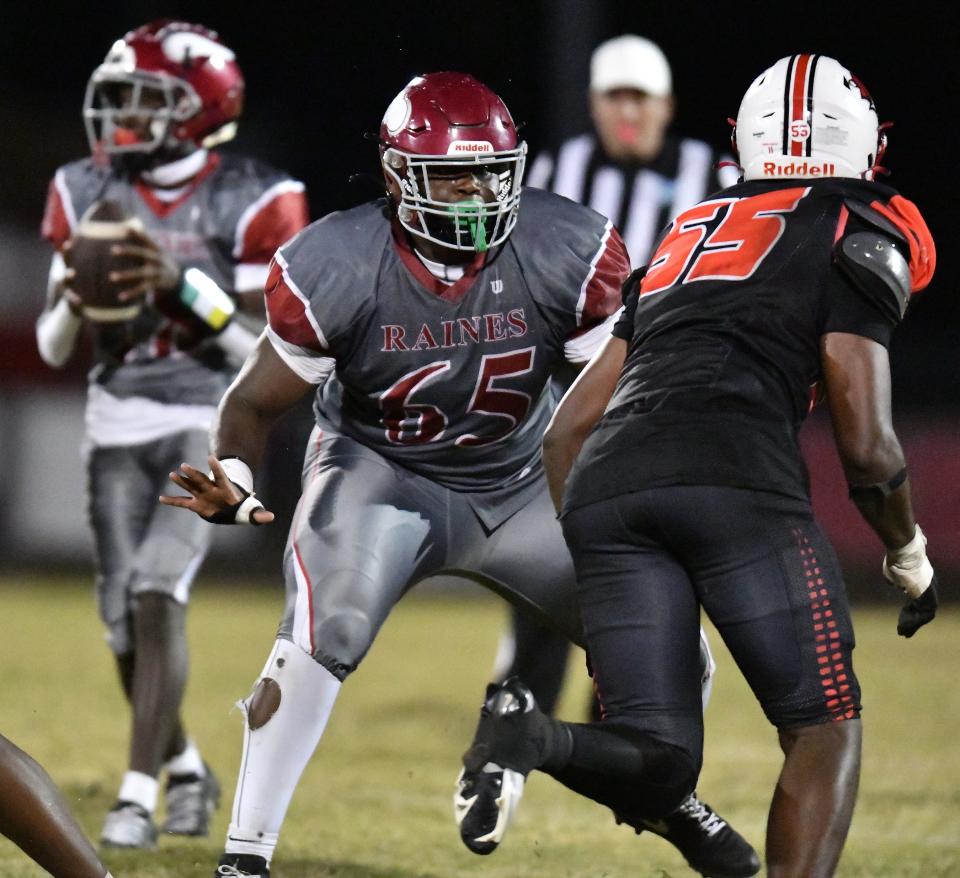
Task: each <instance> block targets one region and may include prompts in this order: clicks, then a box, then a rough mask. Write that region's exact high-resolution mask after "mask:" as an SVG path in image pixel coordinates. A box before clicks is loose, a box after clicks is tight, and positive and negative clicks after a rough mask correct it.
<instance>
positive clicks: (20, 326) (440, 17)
mask: <svg viewBox="0 0 960 878" xmlns="http://www.w3.org/2000/svg"><path fill="white" fill-rule="evenodd" d="M771 9H772V7H770V5H769V4H762V3H752V2H741V3H738V4H735V5H732V6H726V5H719V4H717V5H716V6H715V5H713V4H709V5H708V4H702V3H692V2H680V3H672V4H653V3H635V4H629V5H628V4H619V3H613V2H605V3H601V2H591V3H583V2H577V0H553V2H551V0H541V2H531V0H517V2H510V3H506V2H492V3H487V4H482V5H479V6H477V5H473V6H471V7H470V9H469V11H467V10H464V9H463V8H462V7H460V6H459V5H457V4H443V3H437V2H420V3H407V4H383V3H372V2H357V3H351V4H334V3H328V2H320V3H298V2H294V3H284V4H279V5H278V6H277V7H276V8H275V10H274V14H272V15H270V16H267V17H265V16H264V14H263V13H262V9H261V8H260V7H257V9H256V11H254V10H248V9H246V8H245V7H243V6H241V5H238V4H223V3H203V2H194V3H185V2H168V3H156V2H144V0H129V2H124V3H120V2H103V3H98V4H92V5H88V6H85V7H83V12H82V14H81V13H80V11H79V7H76V6H74V5H72V4H66V3H56V2H54V3H44V4H39V5H38V4H24V3H17V4H9V5H7V6H5V10H4V22H3V27H2V28H0V48H2V51H0V70H2V71H3V84H4V85H3V101H2V103H0V123H2V127H3V131H4V136H3V139H2V143H3V146H2V149H3V153H4V159H3V161H2V164H0V174H2V192H3V197H2V199H0V276H2V277H3V283H2V284H0V413H2V417H0V455H2V460H3V461H4V463H5V466H4V479H3V483H2V484H0V559H2V564H3V566H4V567H5V568H9V569H15V570H17V571H19V572H20V573H23V574H25V575H26V574H28V573H29V571H30V570H32V569H34V568H35V565H36V564H37V563H42V565H43V566H44V567H49V566H51V565H69V566H70V567H71V568H73V569H75V570H76V569H80V568H84V569H86V568H87V567H88V563H89V562H88V559H89V540H88V536H87V530H86V525H85V521H84V515H83V503H84V501H83V480H82V470H81V467H80V465H79V452H78V447H79V441H80V437H81V434H82V406H83V382H84V372H85V369H86V366H87V360H86V359H85V358H84V357H79V358H75V360H74V362H73V363H72V364H71V365H70V366H69V367H68V369H67V370H65V371H63V372H54V371H52V370H49V369H47V368H46V367H44V365H43V364H42V363H41V362H40V360H39V357H38V356H37V353H36V349H35V343H34V337H33V324H34V320H35V318H36V316H37V313H38V312H39V310H40V308H41V305H42V299H43V289H44V286H45V277H46V270H47V265H48V252H47V248H46V246H45V244H44V242H42V241H41V240H40V238H39V234H38V228H39V223H40V217H41V212H42V209H43V203H44V194H45V188H46V185H47V182H48V180H49V178H50V177H51V175H52V173H53V171H54V170H55V168H56V167H57V166H58V165H59V164H61V163H62V162H64V161H67V160H70V159H72V158H75V157H79V156H82V155H84V154H86V151H87V146H86V141H85V137H84V134H83V126H82V123H81V119H80V106H81V102H82V98H83V91H84V87H85V84H86V80H87V77H88V75H89V73H90V71H91V69H92V68H93V66H94V65H95V64H96V63H98V62H99V60H100V59H101V58H102V56H103V55H104V53H105V52H106V49H107V48H108V47H109V45H110V44H111V42H112V41H113V40H114V39H115V38H117V37H118V36H120V35H122V34H123V33H124V32H125V31H126V30H127V29H128V28H130V27H133V26H135V25H137V24H139V23H141V22H143V21H147V20H150V19H152V18H155V17H159V16H167V17H184V18H187V19H191V20H198V21H202V22H203V23H205V24H207V25H209V26H212V27H214V28H215V29H217V30H218V31H219V32H220V33H221V35H222V37H223V38H224V40H225V41H226V42H227V43H228V44H229V45H230V46H231V47H233V48H234V49H235V51H236V53H237V56H238V59H239V61H240V64H241V66H242V68H243V70H244V71H245V74H246V78H247V85H248V99H247V110H246V113H245V116H244V118H243V119H242V120H241V126H240V134H239V137H238V140H237V141H236V144H235V148H236V149H238V150H242V151H248V152H250V153H252V154H254V155H258V156H261V157H262V158H264V159H266V160H268V161H270V162H272V163H274V164H277V165H279V166H280V167H284V168H286V169H287V170H289V171H290V172H292V173H293V174H294V175H296V176H298V177H299V178H300V179H302V180H304V181H305V182H306V184H307V189H308V193H309V196H310V203H311V213H312V216H313V217H314V218H316V217H319V216H321V215H323V214H324V213H327V212H329V211H331V210H336V209H340V208H343V207H347V206H350V205H352V204H355V203H358V202H360V201H362V200H365V199H367V198H369V197H372V196H374V195H376V194H377V192H378V188H379V184H378V181H377V165H376V148H375V144H374V143H372V142H371V141H370V140H366V139H364V134H365V133H368V132H372V131H375V130H376V128H377V125H378V123H379V120H380V117H381V115H382V113H383V110H384V108H385V106H386V104H387V103H388V101H389V100H390V98H391V97H392V96H393V95H394V94H395V93H396V92H397V90H398V89H399V88H400V87H401V86H402V85H403V84H404V83H405V82H406V81H407V80H408V79H409V77H410V76H411V75H413V74H415V73H418V72H423V71H425V70H430V69H444V68H460V69H465V70H468V71H470V72H472V73H474V74H475V75H477V76H479V77H480V78H481V79H483V80H485V81H487V82H489V83H490V84H491V85H492V86H493V87H494V88H495V89H496V90H498V91H499V92H500V93H501V94H502V95H503V97H504V98H505V99H506V101H507V104H508V106H510V108H511V110H512V112H513V114H514V116H515V117H516V119H517V120H518V122H522V123H524V129H523V134H524V136H525V137H526V138H527V140H528V142H529V143H530V146H531V151H532V152H533V153H536V151H537V148H538V147H540V146H544V145H547V144H552V143H555V142H557V141H559V140H560V139H561V138H563V137H565V136H568V135H570V134H572V133H575V132H577V131H579V130H585V129H586V127H587V126H588V125H589V120H588V117H587V112H586V93H585V88H586V85H585V84H586V81H587V68H588V60H589V55H590V51H591V49H592V47H593V46H594V45H595V44H596V43H597V42H599V41H600V40H602V39H604V38H606V37H609V36H611V35H615V34H617V33H621V32H627V31H633V32H637V33H641V34H644V35H646V36H649V37H651V38H652V39H654V40H656V41H657V42H658V43H660V44H661V45H662V46H663V48H664V50H665V51H666V53H667V55H668V57H669V58H670V59H671V62H672V65H673V71H674V79H675V91H676V94H677V96H678V113H677V120H676V127H677V129H678V130H680V131H682V132H683V133H685V134H688V135H691V136H695V137H699V138H702V139H704V140H707V141H710V142H711V143H713V144H715V145H716V146H724V145H725V142H726V139H727V137H728V127H727V124H726V122H725V119H726V117H727V116H729V115H735V114H736V109H737V105H738V102H739V98H740V95H741V94H742V92H743V90H744V88H745V87H746V85H747V84H748V83H749V82H750V80H751V79H752V77H753V76H754V75H756V73H757V72H758V71H759V70H760V69H762V68H763V67H764V66H765V65H767V64H768V63H770V62H771V61H772V60H774V59H775V58H777V57H779V56H781V55H783V54H788V53H790V52H794V51H798V50H804V51H807V50H809V51H817V52H823V53H826V54H833V55H835V56H837V57H839V58H840V59H841V60H842V61H843V62H844V63H846V64H847V65H848V66H850V67H851V68H852V69H854V70H855V71H857V72H858V74H859V75H860V76H861V77H862V78H863V79H864V81H865V82H866V83H868V85H869V87H870V89H871V90H872V92H873V94H874V95H875V96H877V98H878V106H879V110H880V114H881V117H882V118H884V119H893V120H894V121H895V123H896V126H895V128H894V129H893V131H892V132H891V148H890V150H889V152H888V160H887V164H888V165H889V166H890V167H891V168H892V169H893V171H894V173H893V176H892V177H891V178H890V182H891V183H892V184H893V185H895V186H897V187H899V188H900V189H901V190H902V191H903V192H904V193H905V194H906V195H907V196H908V197H910V198H912V199H914V200H915V201H917V203H918V204H919V205H920V206H921V208H922V210H923V211H924V213H925V215H926V217H927V219H928V222H929V224H930V226H931V228H932V230H933V232H934V237H935V238H936V240H937V243H938V249H939V254H940V264H939V268H938V273H937V277H936V279H935V280H934V282H933V285H932V287H931V289H930V290H929V291H928V292H927V293H925V294H924V296H923V299H922V301H918V302H917V303H916V305H915V308H914V309H913V311H912V313H911V315H910V316H909V318H908V320H907V321H906V322H905V324H904V325H903V326H902V327H901V329H900V330H899V331H898V334H897V337H896V343H895V345H894V349H893V363H894V378H895V393H896V398H895V403H896V414H897V422H898V425H899V427H900V429H901V435H902V439H903V441H904V444H905V445H906V446H907V452H908V456H909V460H910V471H911V477H912V479H913V482H914V485H915V490H916V506H917V514H918V517H919V520H920V521H921V522H922V524H923V526H924V528H925V530H926V532H927V533H928V535H929V537H930V540H931V553H932V557H933V559H934V562H935V563H936V564H937V565H938V566H939V567H940V569H941V571H942V573H944V574H946V573H947V571H948V569H949V570H952V571H957V570H960V531H958V521H960V516H958V512H960V491H958V489H957V487H958V482H960V479H958V476H960V455H958V454H957V440H958V438H960V429H958V425H960V353H958V352H960V297H958V296H957V293H956V291H955V288H956V282H957V279H958V270H957V267H956V255H955V254H956V252H957V250H958V247H957V245H958V244H960V230H958V227H957V224H956V221H955V218H954V208H953V193H952V191H951V188H952V185H951V181H952V180H954V179H955V177H956V162H955V158H954V157H953V155H952V153H951V148H952V145H953V142H954V139H955V137H954V135H953V134H952V133H951V129H952V125H953V122H952V119H953V116H954V114H955V112H956V110H957V108H958V107H960V101H958V97H960V95H958V81H960V77H958V74H957V69H956V65H954V64H953V63H950V58H951V57H952V56H953V55H955V52H956V45H957V37H958V34H960V30H958V27H957V22H958V13H957V11H956V10H955V9H949V10H948V9H947V8H946V7H945V6H943V5H940V4H932V3H926V4H924V3H921V4H919V6H917V5H916V4H915V5H914V6H912V7H911V9H912V10H913V11H912V12H911V14H910V22H909V26H904V27H901V26H900V24H898V22H897V21H896V20H895V19H887V18H884V17H882V16H881V17H878V16H875V15H872V14H869V13H868V12H867V10H865V9H864V8H862V7H861V6H860V5H857V4H853V5H849V4H828V3H806V4H804V5H803V7H802V10H801V11H798V12H796V13H794V12H791V13H790V14H788V15H786V18H782V17H781V16H780V14H779V13H778V14H776V15H774V14H773V13H772V12H771ZM81 24H82V26H80V25H81ZM307 417H308V413H307V412H306V411H305V410H304V411H302V412H300V413H298V414H297V415H295V416H293V417H291V418H289V419H288V420H287V422H286V423H285V424H284V426H283V428H282V429H281V430H280V431H278V436H277V437H276V438H275V441H274V450H273V455H272V457H271V466H270V467H269V469H268V472H267V473H266V474H265V482H264V485H263V487H262V491H261V493H264V494H265V496H266V497H267V498H268V499H269V500H270V502H271V503H272V504H273V506H274V507H276V508H278V509H279V511H280V512H281V513H283V515H284V516H285V515H288V514H289V509H290V506H291V504H292V503H293V501H294V500H295V497H296V487H297V482H296V478H297V476H296V474H297V469H298V462H299V457H300V448H299V445H300V442H301V441H302V437H303V435H304V434H303V430H304V421H305V419H306V418H307ZM806 439H807V447H808V450H809V455H810V456H809V460H810V466H811V472H812V476H813V481H814V486H815V497H816V501H817V506H818V508H819V510H820V512H821V514H822V515H823V517H824V519H825V521H826V523H827V526H828V528H829V531H830V534H831V536H832V537H833V539H834V540H835V542H836V544H837V546H838V549H839V551H840V554H841V556H842V558H843V560H844V563H846V564H848V565H851V566H854V567H860V566H861V565H864V564H867V565H869V567H870V570H871V571H872V570H873V568H874V567H875V566H876V564H877V558H878V557H879V548H878V545H877V544H876V542H875V541H874V540H873V539H872V538H871V537H870V536H869V535H868V534H867V532H866V530H865V528H864V527H863V526H862V525H861V524H860V523H859V521H858V520H857V518H856V516H855V514H854V512H853V510H852V506H851V505H850V504H849V503H847V502H846V500H845V499H844V497H843V491H842V487H841V485H842V483H841V482H840V481H838V479H837V478H836V474H837V468H836V464H835V456H834V453H833V451H832V448H831V444H830V441H829V425H828V423H827V422H826V420H825V419H824V418H823V417H821V416H818V417H815V418H814V419H813V422H812V423H811V425H810V426H809V427H808V428H807V437H806ZM283 530H284V528H283V521H281V523H280V526H279V527H274V528H272V529H266V530H264V531H262V532H258V533H256V534H251V533H249V532H247V533H243V534H222V535H219V540H218V543H217V549H216V551H215V556H214V560H213V561H212V562H211V563H209V564H208V566H207V571H208V574H216V573H217V572H223V573H229V572H230V569H231V568H233V569H240V568H242V569H244V570H246V571H251V570H252V571H255V572H257V573H258V574H262V575H263V576H272V575H273V574H274V572H275V571H276V569H277V561H278V557H279V549H280V546H281V545H282V540H283V536H284V533H283ZM274 550H276V551H274ZM870 578H873V579H876V577H870ZM857 581H859V578H857ZM854 590H855V593H859V591H860V589H859V588H858V587H856V586H855V587H854ZM951 590H952V589H951V587H950V585H949V580H947V581H946V582H945V589H944V591H945V592H946V593H947V595H948V596H949V595H950V592H951ZM869 594H870V591H869V590H868V591H867V592H865V593H864V597H867V596H869Z"/></svg>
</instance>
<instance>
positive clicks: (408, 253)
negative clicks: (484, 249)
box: [390, 218, 487, 304]
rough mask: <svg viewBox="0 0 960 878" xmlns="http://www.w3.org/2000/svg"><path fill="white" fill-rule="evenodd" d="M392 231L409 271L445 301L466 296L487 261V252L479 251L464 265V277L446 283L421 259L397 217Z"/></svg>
mask: <svg viewBox="0 0 960 878" xmlns="http://www.w3.org/2000/svg"><path fill="white" fill-rule="evenodd" d="M390 231H391V234H392V236H393V246H394V249H395V250H396V252H397V255H398V256H399V257H400V261H401V262H402V263H403V264H404V265H405V266H406V267H407V271H409V272H410V274H412V275H413V276H414V278H415V279H416V280H417V281H418V282H419V283H420V285H421V286H422V287H424V288H425V289H427V290H428V291H429V292H431V293H433V294H434V295H435V296H436V297H437V298H439V299H443V300H444V301H445V302H453V303H454V304H456V303H458V302H460V301H462V300H463V298H464V296H466V295H467V293H469V292H470V290H471V288H472V287H473V282H474V281H475V280H476V279H477V275H478V274H479V273H480V270H481V269H482V268H483V266H484V263H485V262H486V258H487V254H486V253H478V254H477V255H476V256H475V257H474V258H473V261H472V262H469V263H467V264H466V265H464V266H463V277H461V278H460V280H458V281H456V282H455V283H452V284H448V283H444V282H443V281H442V280H440V279H439V278H436V277H434V276H433V275H432V274H431V273H430V271H429V269H428V268H427V267H426V266H425V265H424V264H423V263H422V262H421V261H420V259H419V257H418V256H417V254H416V253H414V252H413V247H412V246H411V244H410V239H409V238H408V237H407V232H406V230H405V229H404V228H403V226H401V225H400V223H399V222H397V220H396V219H395V218H391V219H390Z"/></svg>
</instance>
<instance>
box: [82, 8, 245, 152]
mask: <svg viewBox="0 0 960 878" xmlns="http://www.w3.org/2000/svg"><path fill="white" fill-rule="evenodd" d="M243 93H244V82H243V74H242V73H241V72H240V68H239V67H238V66H237V63H236V60H235V58H234V54H233V52H232V51H231V50H230V49H229V48H227V47H226V46H225V45H224V44H223V43H221V42H220V39H219V37H218V36H217V34H216V33H215V32H214V31H212V30H208V29H207V28H205V27H202V26H201V25H197V24H189V23H187V22H183V21H167V20H162V21H154V22H151V23H150V24H146V25H144V26H143V27H140V28H137V29H136V30H133V31H130V33H128V34H127V35H126V36H125V37H123V39H120V40H117V41H116V42H115V43H114V44H113V46H111V48H110V51H109V52H107V57H106V58H105V59H104V61H103V63H102V64H100V65H99V66H98V67H97V68H96V70H94V71H93V74H92V75H91V77H90V81H89V82H88V84H87V92H86V96H85V98H84V102H83V118H84V123H85V125H86V129H87V138H88V140H89V141H90V148H91V150H93V151H94V152H98V151H102V152H105V153H108V154H118V153H119V154H122V153H131V152H133V153H152V152H154V151H155V150H157V149H159V148H161V147H167V148H174V149H177V148H179V149H180V150H182V149H183V148H184V147H185V146H186V147H188V148H193V147H199V146H214V145H216V144H218V143H222V142H224V141H226V140H229V139H230V138H232V137H233V136H234V134H235V133H236V127H237V125H236V120H237V119H238V118H239V116H240V113H241V111H242V110H243ZM134 120H136V121H134ZM144 123H145V124H144Z"/></svg>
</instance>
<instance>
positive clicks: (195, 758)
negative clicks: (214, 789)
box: [163, 739, 207, 777]
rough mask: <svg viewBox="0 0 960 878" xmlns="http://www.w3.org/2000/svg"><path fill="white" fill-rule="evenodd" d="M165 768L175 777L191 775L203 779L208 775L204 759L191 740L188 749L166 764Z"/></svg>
mask: <svg viewBox="0 0 960 878" xmlns="http://www.w3.org/2000/svg"><path fill="white" fill-rule="evenodd" d="M163 767H164V769H165V770H166V772H167V774H169V775H172V776H175V777H182V776H184V775H191V774H195V775H196V776H197V777H203V776H204V775H205V774H206V773H207V770H206V768H204V765H203V757H202V756H201V755H200V751H199V750H198V749H197V745H196V744H194V742H193V741H192V740H191V739H188V740H187V747H186V749H185V750H184V751H183V752H182V753H178V754H177V755H176V756H174V757H173V758H172V759H171V760H170V761H169V762H166V763H164V766H163Z"/></svg>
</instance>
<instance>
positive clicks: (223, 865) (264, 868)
mask: <svg viewBox="0 0 960 878" xmlns="http://www.w3.org/2000/svg"><path fill="white" fill-rule="evenodd" d="M213 878H270V867H269V866H268V865H267V861H266V860H265V859H264V858H263V857H258V856H255V855H254V854H224V855H223V856H222V857H220V864H219V865H218V866H217V871H216V872H214V873H213Z"/></svg>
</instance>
